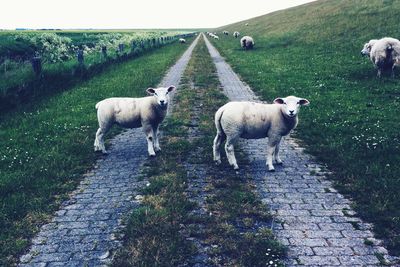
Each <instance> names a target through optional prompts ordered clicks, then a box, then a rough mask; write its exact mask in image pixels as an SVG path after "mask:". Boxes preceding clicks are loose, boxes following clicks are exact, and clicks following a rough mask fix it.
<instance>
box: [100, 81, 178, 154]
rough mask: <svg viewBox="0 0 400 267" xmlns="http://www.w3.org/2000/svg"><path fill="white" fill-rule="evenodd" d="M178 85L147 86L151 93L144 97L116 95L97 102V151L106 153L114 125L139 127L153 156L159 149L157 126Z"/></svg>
mask: <svg viewBox="0 0 400 267" xmlns="http://www.w3.org/2000/svg"><path fill="white" fill-rule="evenodd" d="M174 89H175V86H172V85H171V86H170V87H168V88H167V87H160V88H156V89H154V88H148V89H147V93H149V94H150V95H151V96H147V97H142V98H129V97H113V98H107V99H104V100H102V101H100V102H99V103H97V104H96V109H97V118H98V121H99V129H98V130H97V132H96V139H95V141H94V150H95V151H101V152H103V153H104V154H106V153H107V151H106V148H105V146H104V135H105V134H106V133H107V132H108V131H109V130H110V129H111V127H112V126H113V125H114V124H118V125H120V126H122V127H125V128H140V127H143V131H144V133H145V134H146V138H147V150H148V152H149V155H150V156H155V155H156V153H155V151H160V150H161V148H160V144H159V141H158V126H159V125H160V123H161V122H162V121H163V120H164V118H165V116H166V115H167V108H168V101H169V95H168V94H169V93H170V92H172V91H173V90H174Z"/></svg>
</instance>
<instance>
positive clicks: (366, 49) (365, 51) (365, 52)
mask: <svg viewBox="0 0 400 267" xmlns="http://www.w3.org/2000/svg"><path fill="white" fill-rule="evenodd" d="M377 41H378V40H377V39H371V40H369V42H368V43H365V44H364V47H363V49H362V50H361V55H362V56H367V57H369V55H370V53H371V49H372V46H373V45H374V44H375V43H376V42H377Z"/></svg>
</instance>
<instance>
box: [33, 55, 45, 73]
mask: <svg viewBox="0 0 400 267" xmlns="http://www.w3.org/2000/svg"><path fill="white" fill-rule="evenodd" d="M31 64H32V68H33V72H34V73H35V74H36V76H39V75H40V73H41V72H42V58H41V57H40V56H35V57H33V58H32V60H31Z"/></svg>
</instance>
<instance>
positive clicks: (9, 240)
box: [0, 42, 190, 266]
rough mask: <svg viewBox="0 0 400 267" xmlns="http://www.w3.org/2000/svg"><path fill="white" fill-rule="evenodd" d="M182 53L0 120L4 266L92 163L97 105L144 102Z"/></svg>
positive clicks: (128, 67)
mask: <svg viewBox="0 0 400 267" xmlns="http://www.w3.org/2000/svg"><path fill="white" fill-rule="evenodd" d="M189 43H190V42H189ZM187 47H188V44H185V45H182V44H177V43H176V44H173V45H170V46H167V47H164V48H161V49H158V50H156V51H153V52H149V53H147V54H145V55H144V56H142V57H139V58H136V59H135V60H131V61H127V62H125V63H118V64H115V65H113V66H112V67H109V68H107V69H106V70H105V71H104V73H103V74H101V75H98V76H96V77H94V78H92V79H90V80H88V81H86V82H83V83H81V84H79V85H77V86H75V87H74V88H71V89H70V90H68V91H66V92H62V93H58V94H56V95H53V96H51V97H45V98H43V99H41V100H36V101H33V102H32V103H30V104H29V106H27V107H25V108H23V109H22V108H21V109H20V110H17V111H15V112H13V113H12V114H11V113H8V114H5V115H2V116H1V120H0V151H1V153H0V173H1V176H0V202H1V203H2V204H1V206H0V265H1V266H8V265H10V264H12V263H14V262H15V260H16V258H15V257H16V256H17V255H18V254H19V253H21V252H22V251H23V250H24V249H25V248H26V246H27V245H28V244H29V239H30V237H32V235H33V233H34V232H35V231H37V230H38V227H39V225H40V224H42V223H44V222H45V221H47V220H48V219H49V216H50V214H51V213H52V212H53V211H54V210H55V209H56V208H57V206H58V205H59V204H60V203H61V201H62V200H63V199H65V197H66V194H67V193H68V192H70V191H71V190H73V189H74V188H75V186H76V185H77V183H78V182H79V181H80V180H81V174H82V173H84V172H85V170H87V169H88V168H90V166H91V165H92V164H93V162H94V161H95V159H96V155H95V153H94V152H93V140H94V134H95V131H96V129H97V119H96V112H95V108H94V106H95V104H96V103H97V102H98V101H99V100H101V99H104V98H106V97H112V96H132V97H135V96H144V95H146V93H145V89H146V88H148V87H149V86H155V85H157V83H158V82H159V81H160V79H161V78H162V76H163V74H164V72H165V71H166V69H167V67H169V66H170V65H171V64H172V63H174V62H175V61H176V59H177V58H178V57H179V56H180V55H181V54H182V53H183V51H184V50H185V49H186V48H187ZM115 133H116V131H114V132H113V133H112V134H115Z"/></svg>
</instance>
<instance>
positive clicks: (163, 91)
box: [146, 85, 175, 108]
mask: <svg viewBox="0 0 400 267" xmlns="http://www.w3.org/2000/svg"><path fill="white" fill-rule="evenodd" d="M174 89H175V86H173V85H171V86H170V87H159V88H148V89H147V90H146V91H147V93H148V94H150V95H152V96H153V97H155V98H156V101H157V104H158V105H159V106H160V107H162V108H166V107H167V106H168V101H169V93H170V92H172V91H173V90H174Z"/></svg>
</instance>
